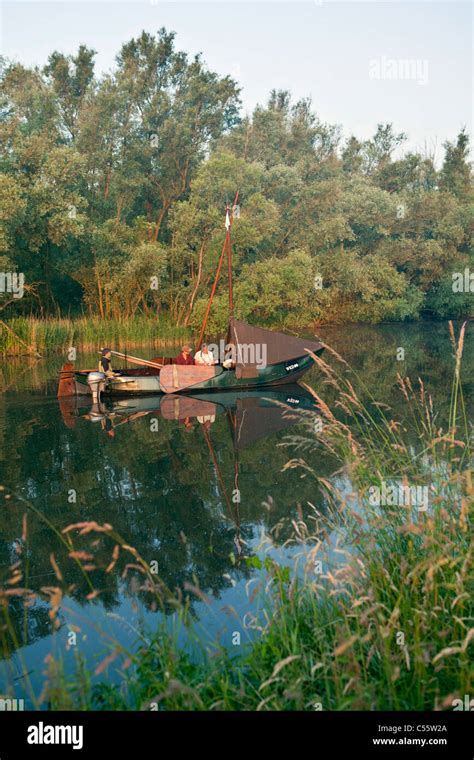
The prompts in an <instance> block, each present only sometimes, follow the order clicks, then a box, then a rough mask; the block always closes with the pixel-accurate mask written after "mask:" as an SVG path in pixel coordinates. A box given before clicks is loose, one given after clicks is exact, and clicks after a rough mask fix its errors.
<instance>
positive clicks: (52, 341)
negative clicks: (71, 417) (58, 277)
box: [0, 317, 189, 356]
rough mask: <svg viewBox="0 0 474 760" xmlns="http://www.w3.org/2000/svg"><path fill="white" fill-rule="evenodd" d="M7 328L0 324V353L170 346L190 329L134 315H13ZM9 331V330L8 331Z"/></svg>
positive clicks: (162, 320) (44, 352) (181, 338)
mask: <svg viewBox="0 0 474 760" xmlns="http://www.w3.org/2000/svg"><path fill="white" fill-rule="evenodd" d="M8 328H9V329H7V327H5V326H3V327H2V324H1V323H0V354H7V355H9V356H12V355H15V354H24V353H26V352H29V353H39V354H41V355H44V354H46V353H48V352H53V351H63V352H66V351H68V350H69V348H70V347H71V346H74V347H75V348H76V349H77V350H79V351H87V350H93V349H96V348H97V347H98V346H105V345H107V344H108V345H111V346H113V347H114V348H119V347H125V348H126V347H132V346H146V347H159V346H165V345H173V344H175V343H176V342H178V341H181V340H183V339H186V337H187V335H188V334H189V330H187V329H186V328H183V327H175V326H174V325H172V324H171V323H170V321H169V320H168V319H166V318H163V317H162V318H161V319H158V320H157V319H154V320H153V319H149V318H147V317H134V318H132V319H121V320H101V319H100V318H99V317H90V318H86V317H82V318H78V319H61V318H60V317H58V318H56V319H55V318H49V319H34V318H31V317H30V318H26V317H15V318H14V319H11V320H10V321H9V322H8ZM10 331H11V332H10Z"/></svg>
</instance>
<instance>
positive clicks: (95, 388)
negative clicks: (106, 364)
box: [87, 372, 105, 404]
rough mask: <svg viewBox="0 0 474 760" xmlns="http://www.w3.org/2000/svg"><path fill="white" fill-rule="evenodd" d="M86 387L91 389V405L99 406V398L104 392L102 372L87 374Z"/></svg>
mask: <svg viewBox="0 0 474 760" xmlns="http://www.w3.org/2000/svg"><path fill="white" fill-rule="evenodd" d="M87 385H88V386H89V388H90V389H91V393H92V403H93V404H99V403H100V397H101V395H102V393H103V392H104V390H105V375H104V373H103V372H89V374H88V375H87Z"/></svg>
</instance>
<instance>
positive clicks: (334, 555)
mask: <svg viewBox="0 0 474 760" xmlns="http://www.w3.org/2000/svg"><path fill="white" fill-rule="evenodd" d="M464 338H465V325H463V326H462V327H461V329H460V333H459V336H458V337H457V338H456V337H455V335H454V330H453V327H452V325H451V340H452V350H453V355H454V365H455V366H454V373H453V377H452V394H451V402H450V406H449V410H448V414H447V424H446V426H445V428H444V429H442V428H441V423H440V419H439V416H438V412H437V409H436V405H435V404H434V403H433V400H432V398H431V397H430V395H429V394H428V392H427V391H426V388H425V386H424V385H423V383H422V382H421V381H419V382H418V384H417V387H416V388H414V387H413V386H412V383H411V382H410V380H409V379H408V378H402V377H400V378H399V393H400V396H401V399H402V400H403V402H404V404H405V406H406V410H407V414H405V415H404V421H403V422H402V423H401V422H399V421H398V420H396V419H394V417H393V416H392V410H391V409H390V408H389V407H388V406H387V405H386V404H380V403H379V402H378V401H377V399H375V398H372V397H371V394H370V390H369V389H367V388H366V387H365V386H364V383H363V382H362V381H361V379H360V377H359V375H358V374H357V372H354V371H353V370H351V369H350V367H349V366H348V365H347V363H346V362H345V361H344V360H343V359H342V358H341V357H340V356H339V355H338V354H336V353H335V352H334V351H333V350H331V349H328V353H329V357H328V361H327V362H326V361H323V360H321V359H317V360H316V361H317V363H318V366H319V370H320V372H322V373H323V375H324V376H325V379H326V382H327V386H326V391H327V393H324V394H323V393H321V394H320V395H316V394H314V395H315V396H316V398H317V400H318V402H319V407H320V410H321V416H322V420H323V426H322V430H321V431H319V430H318V432H317V434H315V432H314V426H313V423H314V419H313V418H311V419H309V418H308V420H307V426H308V427H307V431H305V432H303V433H302V434H300V435H298V436H295V435H293V437H291V438H289V439H288V440H287V449H286V450H287V451H288V452H290V454H291V455H292V456H293V458H292V459H291V460H290V461H289V462H287V464H286V467H287V469H290V470H292V471H293V470H295V469H296V470H298V469H299V470H300V471H301V472H302V473H303V472H304V473H305V474H306V476H307V477H306V480H305V481H304V482H305V483H306V486H305V488H307V483H308V480H309V482H310V483H311V482H312V483H313V484H314V490H315V491H317V490H318V489H322V490H323V492H324V493H325V494H326V499H325V506H326V507H327V509H324V508H323V507H321V508H319V507H318V509H316V508H315V509H314V510H313V511H312V512H310V513H309V517H308V518H306V519H303V517H302V516H301V517H300V519H297V520H295V521H294V522H293V525H294V532H293V536H292V538H291V539H288V541H289V543H291V544H292V545H294V546H295V547H296V548H297V549H299V551H298V552H297V556H296V559H295V563H294V565H285V564H283V563H280V564H279V563H277V562H275V561H274V560H273V559H271V558H270V557H269V556H266V557H265V556H262V554H261V553H260V554H258V555H248V556H247V557H245V558H242V559H236V560H235V561H236V562H242V563H244V565H245V566H246V567H248V568H252V570H253V571H254V572H255V570H257V571H259V572H260V576H259V578H260V599H261V604H262V605H263V606H262V607H261V608H260V612H258V611H256V612H255V617H254V619H253V623H252V625H251V630H250V634H251V636H250V642H249V643H245V644H243V645H242V647H241V649H240V650H239V649H238V648H236V649H234V648H233V647H230V652H229V651H225V650H224V649H223V648H221V647H219V646H211V645H210V642H209V641H203V640H202V636H201V635H200V631H199V627H198V624H196V621H195V620H194V618H193V615H192V612H191V610H190V598H196V597H197V598H199V599H200V600H205V594H204V592H203V591H202V590H201V589H200V588H199V577H197V578H195V579H194V581H193V583H192V584H191V585H189V583H188V587H187V591H188V594H187V598H186V595H181V594H175V593H172V592H171V591H170V589H169V587H168V585H167V584H166V583H165V582H164V581H163V579H162V578H160V577H159V576H158V575H155V574H154V573H153V572H151V570H150V567H149V564H148V563H147V562H146V561H145V560H144V559H143V557H142V556H141V554H140V553H139V552H138V551H137V550H136V549H135V548H133V547H132V546H130V544H129V543H128V542H127V541H126V540H125V539H124V538H123V537H121V536H120V535H118V534H117V532H116V531H115V530H114V528H113V527H112V526H111V525H110V524H99V523H98V522H94V521H92V520H88V521H82V522H80V523H78V524H76V525H69V526H67V527H66V528H65V529H63V531H62V533H61V534H60V537H61V541H62V542H63V543H64V546H65V547H66V548H67V550H68V551H69V553H70V557H71V558H72V559H73V560H74V561H75V562H76V563H77V564H78V565H79V566H80V569H81V573H82V574H83V576H84V578H86V579H87V580H88V582H89V583H90V585H89V589H90V594H91V595H92V598H94V594H98V593H100V592H99V591H96V590H95V589H94V584H93V583H92V579H93V573H94V571H95V566H96V565H99V564H101V565H104V552H105V553H106V555H107V559H106V562H105V564H106V565H107V563H109V562H110V564H108V566H107V570H106V572H109V569H112V568H113V567H115V565H116V564H117V563H118V562H120V561H123V557H125V560H124V561H125V562H126V563H127V564H126V565H125V570H124V573H126V571H127V568H130V569H131V570H133V571H135V572H136V574H137V578H138V580H137V584H138V585H139V586H140V588H141V589H142V591H143V593H146V594H148V595H149V597H150V599H152V600H153V601H154V604H155V605H156V606H160V607H161V608H162V609H166V608H168V609H177V610H178V612H177V613H176V620H175V622H176V626H175V628H174V630H170V628H171V627H170V625H169V623H168V624H167V625H163V627H161V628H159V629H158V630H155V631H153V632H150V631H149V630H147V628H146V627H144V628H143V629H142V630H140V631H137V646H136V648H135V649H133V650H129V649H125V648H124V646H123V645H122V644H121V643H120V642H118V641H112V642H111V641H110V638H109V637H108V636H107V645H104V649H105V651H104V654H103V658H102V660H101V662H100V663H99V665H98V666H97V668H96V670H95V672H94V673H93V672H91V671H90V670H89V669H88V668H89V667H90V665H89V664H88V663H86V662H85V661H83V660H82V659H81V658H80V657H79V658H78V663H77V665H78V666H77V671H76V673H75V674H74V675H73V676H71V675H66V673H65V671H64V669H63V665H62V661H61V658H57V659H50V660H49V666H48V678H47V683H46V685H45V689H44V694H43V696H44V698H45V699H47V700H49V704H50V706H51V707H52V708H53V709H70V708H74V707H76V708H80V709H120V708H123V709H132V710H133V709H142V710H146V709H155V707H154V705H157V706H158V709H164V710H170V709H186V710H190V709H191V710H194V709H208V710H229V709H237V710H243V709H247V710H257V709H258V710H293V709H304V710H314V709H324V710H334V709H339V710H341V709H365V710H369V709H370V710H376V709H379V710H388V709H392V710H403V709H411V710H417V709H430V710H431V709H452V707H453V700H454V699H456V698H461V699H463V695H464V694H472V688H473V680H472V676H473V673H472V647H473V644H474V639H473V635H472V631H473V616H474V602H473V595H472V583H473V573H472V555H473V549H474V536H473V531H472V507H473V505H474V490H473V483H472V469H471V468H472V452H471V440H470V435H471V430H470V429H469V422H468V419H467V413H466V408H465V405H464V395H463V390H462V385H461V382H460V377H461V362H462V354H463V348H464ZM323 395H324V396H325V398H322V397H321V396H323ZM362 399H364V401H362ZM326 400H328V403H326ZM413 436H414V437H415V439H416V440H417V446H416V447H414V446H413V443H412V441H413ZM310 450H317V451H320V452H321V456H324V455H325V454H329V455H330V457H331V459H332V460H333V462H334V469H333V475H331V476H327V475H324V477H323V476H321V475H318V474H317V473H315V472H312V471H311V470H310V469H309V468H308V467H307V465H306V464H305V453H306V454H307V452H308V451H310ZM415 452H416V453H415ZM313 478H314V480H313ZM384 484H385V486H387V487H388V486H396V487H397V488H400V487H403V488H411V489H413V488H417V487H418V488H420V489H423V488H426V493H427V494H428V501H427V503H425V502H423V501H422V502H420V501H419V500H417V499H416V498H415V496H413V497H412V498H411V499H407V498H406V497H403V499H400V498H398V500H397V499H395V500H393V499H392V500H390V499H387V500H386V502H385V503H381V502H380V499H374V498H373V494H374V489H382V488H383V487H384ZM404 493H406V492H405V491H404ZM410 493H413V492H412V491H411V492H410ZM7 495H8V494H7ZM318 504H319V503H318ZM425 507H426V508H425ZM23 531H24V536H23V542H24V545H25V546H26V545H27V541H28V537H27V525H26V522H24V527H23ZM278 531H279V526H278V525H276V526H275V527H274V530H273V533H274V535H275V537H277V536H278ZM87 539H89V540H90V544H89V545H88V544H87V543H84V541H85V540H87ZM99 556H100V558H101V559H100V560H99ZM53 559H54V558H53ZM23 561H25V562H26V558H25V560H22V559H21V557H20V559H19V560H18V559H17V561H16V562H15V564H14V565H13V566H12V573H11V577H10V579H9V582H7V583H6V584H5V586H4V590H3V591H2V593H1V595H0V602H1V603H2V610H3V614H4V616H5V620H6V624H7V625H6V628H7V629H8V622H9V618H8V603H9V600H10V599H11V597H12V595H15V596H19V597H21V596H24V597H25V601H26V600H27V601H29V603H31V601H32V597H33V596H34V595H33V594H32V592H31V590H28V589H26V588H25V589H22V588H20V587H19V582H20V581H21V580H22V572H23V567H22V562H23ZM55 562H56V561H55ZM81 562H84V563H85V564H84V565H82V566H81V565H80V563H81ZM319 562H321V565H320V566H318V563H319ZM61 566H62V571H61V570H59V568H58V567H57V565H55V564H53V569H55V573H56V579H57V580H56V581H55V582H54V586H51V585H49V586H48V588H47V589H43V594H45V595H47V597H48V598H49V599H50V610H51V611H50V618H51V621H52V624H53V625H54V626H56V627H58V628H59V625H60V621H59V617H60V609H61V603H62V596H63V594H65V593H66V590H67V589H66V581H65V579H64V577H63V575H62V573H64V572H65V568H64V565H63V563H61ZM76 588H77V583H75V584H74V589H76ZM185 588H186V586H185ZM251 593H252V594H254V593H255V590H254V588H252V590H251ZM231 625H234V624H233V623H231ZM235 625H236V627H238V624H237V623H235ZM185 633H186V635H187V636H188V643H189V646H188V647H186V648H185V647H184V646H183V636H184V634H185ZM179 634H180V640H179V641H178V635H179ZM12 636H13V634H12ZM236 651H239V654H240V656H235V654H234V653H235V652H236ZM111 669H112V670H114V673H115V674H118V677H119V679H120V681H121V683H120V684H119V685H117V684H113V683H111V682H110V681H109V680H108V679H107V672H109V673H110V670H111Z"/></svg>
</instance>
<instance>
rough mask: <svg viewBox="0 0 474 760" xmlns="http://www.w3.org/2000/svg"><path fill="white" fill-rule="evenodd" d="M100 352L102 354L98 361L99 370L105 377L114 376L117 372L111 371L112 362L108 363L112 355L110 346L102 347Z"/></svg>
mask: <svg viewBox="0 0 474 760" xmlns="http://www.w3.org/2000/svg"><path fill="white" fill-rule="evenodd" d="M101 354H102V355H101V357H100V361H99V372H103V373H104V375H105V376H106V377H115V375H116V374H118V373H117V372H114V371H113V369H112V364H111V363H110V359H111V356H112V352H111V350H110V348H103V349H102V351H101Z"/></svg>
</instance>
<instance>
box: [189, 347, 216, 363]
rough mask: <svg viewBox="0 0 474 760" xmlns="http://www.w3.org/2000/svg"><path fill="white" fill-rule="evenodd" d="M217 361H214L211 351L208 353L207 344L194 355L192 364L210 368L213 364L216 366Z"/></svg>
mask: <svg viewBox="0 0 474 760" xmlns="http://www.w3.org/2000/svg"><path fill="white" fill-rule="evenodd" d="M217 363H218V362H217V359H214V355H213V353H212V351H209V346H208V345H207V343H203V344H202V346H201V350H200V351H197V352H196V353H195V354H194V364H206V365H207V366H208V367H210V366H211V365H213V364H217Z"/></svg>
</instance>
